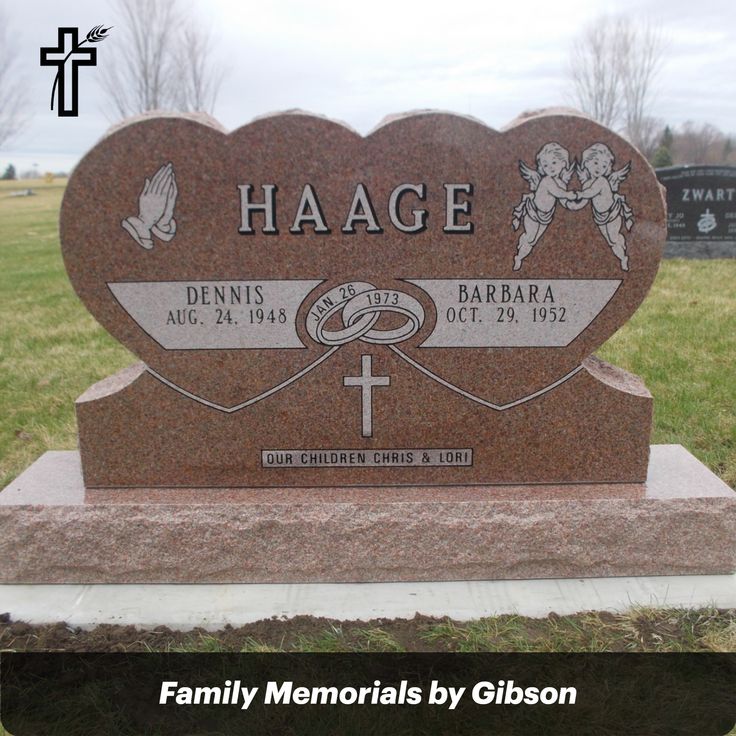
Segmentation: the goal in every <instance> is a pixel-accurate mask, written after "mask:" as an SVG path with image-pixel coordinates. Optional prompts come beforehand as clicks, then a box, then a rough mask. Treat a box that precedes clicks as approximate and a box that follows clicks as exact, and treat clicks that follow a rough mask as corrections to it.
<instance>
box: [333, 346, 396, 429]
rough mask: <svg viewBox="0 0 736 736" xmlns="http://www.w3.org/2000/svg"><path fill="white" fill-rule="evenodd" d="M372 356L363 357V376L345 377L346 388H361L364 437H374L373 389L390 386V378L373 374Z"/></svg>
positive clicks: (343, 380)
mask: <svg viewBox="0 0 736 736" xmlns="http://www.w3.org/2000/svg"><path fill="white" fill-rule="evenodd" d="M372 363H373V356H372V355H362V356H361V368H362V370H361V374H360V375H359V376H344V377H343V379H342V382H343V385H344V386H360V388H361V390H362V394H361V409H362V417H363V419H362V425H361V426H362V434H363V437H372V436H373V388H374V387H375V386H390V385H391V378H390V377H389V376H374V375H373V372H372Z"/></svg>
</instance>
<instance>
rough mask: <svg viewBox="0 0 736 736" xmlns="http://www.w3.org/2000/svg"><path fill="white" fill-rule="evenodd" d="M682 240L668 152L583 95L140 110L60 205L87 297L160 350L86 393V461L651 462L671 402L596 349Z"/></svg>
mask: <svg viewBox="0 0 736 736" xmlns="http://www.w3.org/2000/svg"><path fill="white" fill-rule="evenodd" d="M663 236H664V207H663V202H662V196H661V194H660V189H659V186H658V183H657V180H656V178H655V176H654V174H653V172H652V170H651V168H650V167H649V165H648V164H647V163H646V161H645V160H644V159H643V158H642V156H641V155H640V154H639V153H638V152H637V151H636V150H635V149H633V148H632V147H631V146H630V145H629V144H628V143H626V142H625V141H624V140H623V139H621V138H620V137H618V136H617V135H616V134H614V133H612V132H611V131H608V130H606V129H604V128H602V127H601V126H599V125H597V124H595V123H593V122H592V121H590V120H588V119H586V118H583V117H581V116H576V115H552V116H541V117H536V118H534V117H533V118H531V119H528V120H525V121H523V122H521V123H520V124H518V125H516V126H513V127H511V128H510V129H508V130H507V131H505V132H503V133H499V132H496V131H493V130H491V129H490V128H488V127H486V126H485V125H483V124H481V123H480V122H478V121H476V120H472V119H469V118H464V117H459V116H456V115H448V114H439V113H431V114H415V115H407V116H403V117H397V118H394V119H392V120H391V121H390V122H388V123H387V124H385V125H383V126H381V127H379V128H378V129H377V130H375V131H374V132H373V133H372V134H371V135H370V136H368V137H367V138H362V137H361V136H359V135H358V134H356V133H355V132H354V131H352V130H350V129H349V128H347V127H346V126H344V125H340V124H338V123H334V122H331V121H329V120H326V119H323V118H319V117H315V116H311V115H306V114H286V115H276V116H271V117H266V118H262V119H260V120H257V121H255V122H253V123H251V124H249V125H246V126H244V127H242V128H240V129H238V130H237V131H235V132H233V133H231V134H230V135H226V134H225V133H224V132H223V131H221V130H219V129H218V128H217V127H216V126H215V125H214V124H203V123H201V122H196V121H194V120H191V119H184V118H154V119H145V120H137V121H133V122H131V123H129V124H127V125H125V126H123V127H120V128H118V129H117V130H116V131H115V132H114V133H112V134H111V135H110V136H109V137H107V138H106V139H105V140H103V141H102V142H101V143H100V144H98V145H97V146H96V147H95V148H94V149H93V150H92V151H91V152H90V153H89V154H88V155H87V156H86V157H85V158H84V159H83V160H82V161H81V162H80V164H79V165H78V166H77V167H76V169H75V172H74V175H73V176H72V178H71V180H70V182H69V186H68V188H67V191H66V195H65V198H64V204H63V208H62V214H61V237H62V247H63V253H64V260H65V263H66V267H67V270H68V272H69V275H70V277H71V280H72V283H73V284H74V287H75V288H76V290H77V293H78V294H79V296H80V297H81V299H82V300H83V302H84V303H85V304H86V305H87V307H88V309H89V310H90V311H91V312H92V313H93V314H94V315H95V317H96V318H97V319H98V320H99V321H100V322H101V323H102V324H103V326H104V327H105V328H106V329H107V330H108V331H109V332H110V333H111V334H112V335H113V336H114V337H116V338H117V339H118V340H120V341H121V342H122V343H123V344H124V345H125V346H126V347H128V348H129V349H130V350H131V351H132V352H133V353H135V354H136V355H137V356H138V357H139V358H140V359H141V360H142V361H143V362H142V363H141V364H139V365H138V366H136V367H134V368H131V369H129V370H126V371H124V372H122V373H121V374H118V375H117V376H114V377H112V378H110V379H108V380H105V381H103V382H101V383H100V384H98V385H97V386H95V387H93V388H92V389H90V391H89V392H87V393H86V394H85V395H84V396H82V397H81V398H80V400H79V402H78V405H77V415H78V421H79V432H80V448H81V452H82V461H83V465H84V473H85V481H86V483H87V485H88V486H89V487H105V488H113V487H128V486H148V487H161V486H184V487H213V486H219V487H243V486H246V487H271V486H299V487H301V486H326V487H330V486H337V485H340V486H342V485H370V486H376V485H389V486H395V485H407V484H408V485H415V484H433V485H459V484H477V483H504V482H512V483H541V482H547V483H550V482H572V481H575V482H580V481H611V482H621V481H643V480H644V478H645V477H646V471H647V461H648V450H649V429H650V423H651V411H652V405H651V397H650V396H649V394H648V392H647V391H646V389H645V387H644V386H643V384H642V383H641V381H639V380H638V379H637V378H635V377H633V376H630V375H628V374H626V373H625V372H623V371H621V370H619V369H616V368H614V367H612V366H608V365H605V364H603V363H601V362H600V361H598V360H597V359H595V358H593V357H591V354H592V352H593V351H594V350H595V349H596V348H598V347H599V346H600V345H601V344H602V343H603V342H605V341H606V340H607V339H608V338H609V337H610V336H611V335H612V334H613V333H614V332H615V331H616V330H617V329H618V328H619V327H620V326H621V325H622V324H624V323H625V322H626V320H627V319H628V318H629V317H630V316H631V315H632V314H633V312H634V311H635V310H636V309H637V307H638V306H639V304H640V303H641V301H642V299H644V297H645V295H646V293H647V291H648V289H649V287H650V285H651V283H652V280H653V279H654V276H655V274H656V272H657V266H658V263H659V260H660V257H661V253H662V242H663Z"/></svg>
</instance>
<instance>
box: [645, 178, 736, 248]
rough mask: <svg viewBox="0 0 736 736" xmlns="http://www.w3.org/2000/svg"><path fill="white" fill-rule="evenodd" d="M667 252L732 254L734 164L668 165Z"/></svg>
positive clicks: (735, 224)
mask: <svg viewBox="0 0 736 736" xmlns="http://www.w3.org/2000/svg"><path fill="white" fill-rule="evenodd" d="M657 178H658V179H659V180H660V182H662V184H663V185H664V186H665V187H666V189H667V212H668V214H667V241H668V247H667V255H671V256H684V257H726V256H732V257H736V166H668V167H666V168H662V169H658V170H657Z"/></svg>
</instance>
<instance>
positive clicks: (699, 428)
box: [0, 182, 736, 733]
mask: <svg viewBox="0 0 736 736" xmlns="http://www.w3.org/2000/svg"><path fill="white" fill-rule="evenodd" d="M26 186H29V184H28V183H27V182H22V183H21V182H0V293H1V294H2V300H1V301H0V324H1V325H2V328H1V329H0V407H2V412H1V413H0V487H2V486H4V485H6V484H7V483H8V482H10V481H11V480H12V479H13V478H14V477H15V476H16V475H17V474H18V473H19V472H20V471H21V470H23V469H24V468H25V467H27V466H28V465H29V464H30V463H31V462H32V461H33V460H35V459H36V458H37V457H38V456H39V455H40V454H41V453H42V452H44V451H45V450H47V449H73V448H74V447H75V446H76V428H75V421H74V411H73V404H74V399H75V398H76V397H77V396H78V395H79V394H81V393H82V391H84V390H85V389H86V388H87V387H88V386H89V385H90V384H92V383H94V382H95V381H97V380H99V379H101V378H103V377H104V376H107V375H109V374H110V373H112V372H114V371H116V370H117V369H119V368H121V367H122V366H124V365H126V364H128V363H129V362H131V361H132V360H133V356H132V355H131V354H130V353H129V352H128V351H127V350H126V349H125V348H123V347H121V346H120V345H118V344H117V343H116V342H115V341H114V340H113V339H112V338H111V337H109V336H108V335H107V333H106V332H105V331H104V330H103V329H102V328H101V327H100V326H99V325H98V324H97V323H96V322H95V320H94V319H93V318H92V317H91V316H90V315H89V314H88V313H87V311H86V309H85V308H84V307H83V306H82V305H81V303H80V302H79V300H78V299H77V297H76V295H75V294H74V292H73V290H72V288H71V285H70V284H69V281H68V279H67V277H66V273H65V271H64V267H63V263H62V260H61V255H60V252H59V242H58V233H57V219H58V210H59V203H60V201H61V196H62V194H63V186H64V183H63V182H60V183H58V182H57V183H53V184H50V185H46V184H43V183H40V182H33V183H31V184H30V186H32V187H33V189H34V190H35V191H36V192H37V195H36V196H33V197H13V198H11V197H8V196H7V195H8V193H9V192H10V191H11V190H16V189H21V188H24V187H26ZM735 285H736V260H716V261H681V260H671V261H665V262H663V264H662V267H661V270H660V273H659V276H658V277H657V281H656V283H655V285H654V288H653V290H652V292H651V294H650V296H649V297H648V299H647V300H646V302H645V303H644V305H643V306H642V307H641V308H640V309H639V311H638V312H637V314H636V315H635V316H634V318H633V319H632V320H631V321H630V322H629V323H628V324H627V325H626V326H625V327H624V328H623V329H622V330H621V331H620V332H619V333H618V334H617V335H615V336H614V337H613V338H612V339H611V340H610V341H609V342H608V343H607V344H606V345H605V346H604V347H603V349H602V350H601V351H600V354H601V356H602V357H603V358H605V359H606V360H609V361H611V362H613V363H616V364H617V365H620V366H622V367H624V368H627V369H628V370H630V371H632V372H634V373H637V374H638V375H641V376H642V377H643V378H644V379H645V381H646V383H647V385H648V387H649V389H650V390H651V391H652V393H653V394H654V396H655V422H654V432H653V437H652V441H653V442H655V443H680V444H682V445H684V446H685V447H686V448H687V449H689V450H690V451H691V452H693V453H694V454H695V455H696V456H697V457H699V458H700V459H701V460H702V461H703V462H704V463H705V464H706V465H708V466H709V467H710V468H711V469H712V470H713V471H715V472H716V473H717V474H718V475H719V476H720V477H721V478H723V479H724V480H725V481H726V482H727V483H729V484H730V485H731V486H734V485H736V411H735V407H734V401H735V397H736V371H735V370H734V358H735V357H736V286H735ZM409 623H410V624H411V632H410V633H407V630H406V628H405V627H404V628H402V627H401V626H400V625H399V624H398V623H397V622H388V623H380V622H373V623H371V624H359V623H353V624H350V623H348V622H321V623H320V624H319V627H320V628H319V629H318V630H315V628H314V620H310V623H309V625H307V623H306V622H301V623H300V622H299V621H298V620H297V621H293V622H284V623H283V627H282V629H281V630H280V631H281V633H280V634H278V636H277V635H276V634H273V635H272V633H268V635H260V634H259V633H258V630H257V629H252V630H251V629H247V627H244V629H243V630H238V631H237V632H236V633H235V634H233V633H232V632H231V633H230V634H228V633H227V632H222V633H221V634H220V635H212V634H206V633H204V632H195V633H194V634H187V635H184V634H177V635H174V634H171V636H169V634H167V633H166V632H164V633H163V635H162V636H163V638H161V637H160V636H153V635H147V634H143V633H137V634H136V633H132V634H130V636H129V637H128V638H127V639H125V637H123V638H122V639H120V638H118V639H117V641H118V642H119V643H120V647H121V648H123V649H145V648H146V647H148V648H157V649H159V648H164V649H170V650H181V649H183V650H187V651H192V650H194V651H196V650H205V651H213V650H218V649H228V650H231V651H232V650H235V651H241V650H250V651H264V650H265V651H268V650H273V649H276V650H278V649H287V650H290V651H295V650H296V651H316V650H318V651H336V650H346V649H348V650H349V649H357V650H360V651H366V650H378V649H380V650H388V651H394V650H402V649H410V650H411V649H416V648H425V649H439V650H453V651H479V650H486V651H487V650H497V651H504V650H505V651H511V650H516V651H532V650H534V651H560V650H574V651H584V650H592V651H598V650H619V651H620V650H632V651H642V650H665V651H678V650H709V649H710V650H718V651H734V650H736V612H733V611H730V612H718V611H673V610H669V611H668V610H637V611H632V612H630V613H627V614H625V615H620V616H612V615H611V614H583V615H579V616H570V617H550V618H549V619H544V620H541V621H536V622H535V621H532V620H530V619H521V618H520V617H513V616H501V617H497V618H489V619H483V620H481V621H476V622H470V623H467V624H459V623H457V622H452V621H432V620H425V619H421V620H415V621H414V622H409ZM11 626H12V625H11ZM11 626H9V625H3V626H0V648H6V649H10V648H26V647H33V646H34V642H35V646H40V647H41V648H43V645H44V636H47V635H48V636H50V634H48V629H43V630H38V631H25V633H24V632H23V630H18V629H12V628H11ZM276 630H278V627H276ZM44 632H46V633H44ZM61 633H63V632H61ZM61 633H60V631H59V630H57V631H56V632H55V633H54V635H53V636H54V637H57V638H58V636H59V635H61ZM119 633H120V632H118V634H117V635H119ZM129 633H130V632H129ZM169 633H171V632H169ZM100 635H101V636H104V632H103V633H100ZM117 635H116V636H117ZM80 636H81V634H79V633H76V634H75V633H74V632H70V633H69V635H68V639H69V641H68V647H69V648H70V649H74V648H75V647H78V646H82V647H83V646H84V644H83V643H82V641H83V638H80ZM75 642H76V643H75ZM126 642H127V643H126ZM0 733H2V732H1V731H0Z"/></svg>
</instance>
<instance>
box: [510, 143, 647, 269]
mask: <svg viewBox="0 0 736 736" xmlns="http://www.w3.org/2000/svg"><path fill="white" fill-rule="evenodd" d="M581 162H582V163H581V164H578V163H577V161H575V160H573V162H572V163H570V154H569V152H568V151H567V149H565V148H563V147H562V146H561V145H560V144H559V143H555V142H550V143H546V144H545V145H544V146H542V148H540V149H539V151H538V153H537V156H536V163H537V168H536V170H535V169H532V168H531V167H529V166H527V165H526V164H525V163H524V162H523V161H519V171H520V173H521V175H522V177H523V178H524V179H526V181H527V182H528V183H529V189H530V191H529V192H527V193H526V194H523V195H522V197H521V201H520V202H519V204H518V205H516V207H514V212H513V219H512V226H513V228H514V230H518V229H519V228H520V227H522V226H523V232H522V233H521V235H520V236H519V241H518V244H517V247H516V256H515V257H514V271H518V270H520V269H521V267H522V262H523V261H524V259H525V258H526V257H527V256H528V255H529V254H530V253H531V252H532V250H533V249H534V246H535V245H537V243H538V242H539V241H540V240H541V238H542V235H544V232H545V230H546V229H547V227H548V226H549V224H550V223H551V222H552V219H553V218H554V214H555V209H556V205H557V203H559V204H560V205H561V206H563V207H565V209H568V210H581V209H583V208H584V207H585V206H586V205H587V204H588V202H590V205H591V209H592V211H593V221H594V222H595V224H596V225H597V226H598V229H599V231H600V233H601V235H602V236H603V239H604V240H605V241H606V243H607V244H608V246H609V247H610V249H611V251H612V252H613V254H614V255H615V256H616V258H618V260H619V263H620V265H621V270H622V271H628V270H629V256H628V253H627V251H626V238H625V235H624V233H623V232H622V229H623V228H625V229H626V230H627V231H628V230H631V228H632V227H633V225H634V213H633V211H632V209H631V207H630V206H629V204H628V203H627V202H626V198H625V197H624V196H623V195H622V194H619V193H618V188H619V186H620V185H621V183H622V182H623V181H624V180H625V179H626V177H627V176H628V175H629V172H630V171H631V162H629V163H627V164H626V165H625V166H623V167H622V168H620V169H618V170H617V171H614V170H613V165H614V163H615V159H614V156H613V153H612V152H611V149H610V148H609V147H608V146H607V145H606V144H605V143H594V144H593V145H592V146H590V147H588V148H586V149H585V150H584V151H583V153H582V156H581ZM573 173H575V174H577V177H578V179H579V180H580V183H581V184H582V189H580V190H577V191H574V190H569V189H568V185H569V182H570V179H571V177H572V174H573Z"/></svg>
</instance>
